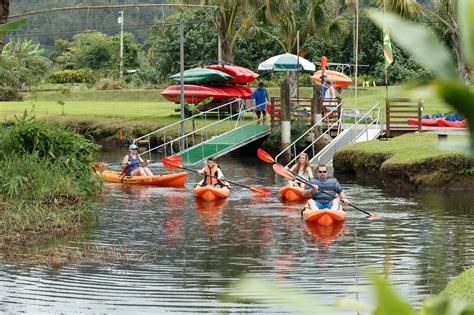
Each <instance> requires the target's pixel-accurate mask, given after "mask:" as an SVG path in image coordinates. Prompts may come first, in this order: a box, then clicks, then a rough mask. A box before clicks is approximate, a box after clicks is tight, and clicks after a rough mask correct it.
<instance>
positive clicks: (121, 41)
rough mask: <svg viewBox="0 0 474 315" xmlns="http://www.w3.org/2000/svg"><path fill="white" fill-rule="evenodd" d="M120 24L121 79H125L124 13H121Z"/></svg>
mask: <svg viewBox="0 0 474 315" xmlns="http://www.w3.org/2000/svg"><path fill="white" fill-rule="evenodd" d="M119 14H120V15H119V18H118V23H119V24H120V70H119V71H120V79H122V77H123V11H119Z"/></svg>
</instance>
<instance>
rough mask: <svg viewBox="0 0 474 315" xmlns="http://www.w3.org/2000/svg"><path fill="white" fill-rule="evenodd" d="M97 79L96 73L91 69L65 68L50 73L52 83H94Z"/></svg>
mask: <svg viewBox="0 0 474 315" xmlns="http://www.w3.org/2000/svg"><path fill="white" fill-rule="evenodd" d="M95 81H96V78H95V76H94V73H93V72H92V70H89V69H79V70H63V71H58V72H52V73H50V75H49V82H51V83H59V84H63V83H94V82H95Z"/></svg>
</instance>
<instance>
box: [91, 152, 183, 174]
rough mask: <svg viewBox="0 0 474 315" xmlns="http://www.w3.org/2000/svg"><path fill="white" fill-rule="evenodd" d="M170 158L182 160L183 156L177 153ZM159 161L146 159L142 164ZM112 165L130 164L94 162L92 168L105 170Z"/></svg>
mask: <svg viewBox="0 0 474 315" xmlns="http://www.w3.org/2000/svg"><path fill="white" fill-rule="evenodd" d="M169 159H170V160H172V161H178V162H179V161H181V156H179V155H175V156H171V157H169ZM156 162H158V161H148V162H147V161H144V162H140V164H146V163H148V164H153V163H156ZM110 166H128V164H123V163H106V162H94V163H92V168H93V169H94V171H98V172H100V171H103V170H105V169H106V168H109V167H110Z"/></svg>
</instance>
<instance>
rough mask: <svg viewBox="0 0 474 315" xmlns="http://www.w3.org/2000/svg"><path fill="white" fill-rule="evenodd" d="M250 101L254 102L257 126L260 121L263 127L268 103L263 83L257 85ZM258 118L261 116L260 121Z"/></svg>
mask: <svg viewBox="0 0 474 315" xmlns="http://www.w3.org/2000/svg"><path fill="white" fill-rule="evenodd" d="M252 99H254V100H255V105H256V107H255V113H256V114H257V119H258V120H257V125H259V124H260V121H261V122H262V124H263V125H264V124H265V123H266V122H265V120H266V117H267V111H266V109H267V101H268V93H267V89H266V88H265V87H264V84H263V82H260V83H258V88H256V89H255V90H254V91H253V93H252ZM260 116H263V118H262V120H260Z"/></svg>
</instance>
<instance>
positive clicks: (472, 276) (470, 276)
mask: <svg viewBox="0 0 474 315" xmlns="http://www.w3.org/2000/svg"><path fill="white" fill-rule="evenodd" d="M440 295H442V296H448V297H451V298H457V299H460V300H465V301H468V302H471V303H474V267H471V268H470V269H467V270H466V271H464V272H463V273H461V274H460V275H459V276H457V277H456V278H454V279H453V280H451V281H450V282H449V283H448V285H447V286H446V288H445V289H444V290H443V291H442V292H441V293H440Z"/></svg>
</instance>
